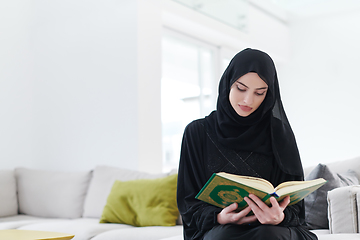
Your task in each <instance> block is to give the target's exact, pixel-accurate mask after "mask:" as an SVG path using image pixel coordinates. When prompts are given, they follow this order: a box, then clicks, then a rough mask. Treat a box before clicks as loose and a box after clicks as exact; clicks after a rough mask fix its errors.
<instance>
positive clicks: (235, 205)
mask: <svg viewBox="0 0 360 240" xmlns="http://www.w3.org/2000/svg"><path fill="white" fill-rule="evenodd" d="M236 209H237V203H233V204H231V205H229V206H227V207H226V208H224V209H223V211H224V213H229V212H233V211H235V210H236Z"/></svg>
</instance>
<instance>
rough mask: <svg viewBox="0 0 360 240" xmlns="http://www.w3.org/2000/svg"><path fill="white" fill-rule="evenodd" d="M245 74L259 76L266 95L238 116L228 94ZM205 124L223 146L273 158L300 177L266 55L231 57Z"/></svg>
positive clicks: (246, 53) (294, 146)
mask: <svg viewBox="0 0 360 240" xmlns="http://www.w3.org/2000/svg"><path fill="white" fill-rule="evenodd" d="M249 72H256V73H257V74H258V75H259V77H260V78H261V79H262V80H263V81H264V82H265V83H266V84H267V85H268V92H267V94H266V97H265V99H264V101H263V102H262V103H261V105H260V106H259V108H258V109H257V110H255V111H254V112H253V113H252V114H250V115H249V116H247V117H242V116H240V115H238V114H237V113H236V111H235V110H234V109H233V107H232V106H231V103H230V101H229V93H230V88H231V86H232V84H233V83H234V82H235V81H236V80H238V79H239V78H240V77H241V76H243V75H245V74H247V73H249ZM206 121H207V123H208V126H210V129H211V131H214V132H215V135H216V136H217V138H218V140H219V142H220V143H221V144H223V145H224V146H227V147H230V148H233V149H235V150H237V151H250V152H258V153H262V154H266V155H273V156H274V157H275V159H276V161H277V163H278V164H279V166H280V168H281V169H282V170H283V171H284V172H285V173H288V174H292V175H297V176H303V170H302V166H301V161H300V156H299V151H298V148H297V144H296V140H295V137H294V134H293V132H292V130H291V127H290V124H289V121H288V119H287V117H286V114H285V111H284V108H283V105H282V102H281V98H280V91H279V84H278V79H277V74H276V69H275V65H274V62H273V61H272V59H271V58H270V56H269V55H268V54H266V53H264V52H262V51H259V50H255V49H250V48H247V49H245V50H243V51H241V52H239V53H238V54H236V55H235V56H234V58H233V59H232V60H231V62H230V64H229V66H228V67H227V69H226V70H225V72H224V74H223V75H222V77H221V79H220V83H219V96H218V100H217V111H214V112H212V113H211V114H210V115H209V116H208V117H206Z"/></svg>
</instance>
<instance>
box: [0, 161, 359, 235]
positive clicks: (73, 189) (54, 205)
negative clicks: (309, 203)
mask: <svg viewBox="0 0 360 240" xmlns="http://www.w3.org/2000/svg"><path fill="white" fill-rule="evenodd" d="M328 166H329V168H330V169H332V170H334V171H336V172H339V173H343V172H346V171H347V170H348V169H353V170H355V171H356V172H357V174H358V175H360V158H356V159H350V160H346V161H341V162H336V163H331V164H328ZM312 169H313V167H311V168H306V169H305V174H308V173H309V172H310V171H311V170H312ZM173 173H174V172H170V173H166V174H148V173H143V172H137V171H131V170H126V169H119V168H115V167H108V166H98V167H96V168H95V169H94V170H93V171H84V172H55V171H42V170H32V169H25V168H17V169H14V170H0V230H4V229H24V230H40V231H54V232H64V233H70V234H74V235H75V238H74V239H75V240H88V239H92V240H122V239H124V240H136V239H147V240H152V239H154V240H155V239H162V240H165V239H166V240H181V239H183V237H182V226H181V225H180V224H177V225H175V226H168V227H165V226H149V227H134V226H130V225H126V224H113V223H99V219H100V217H101V214H102V211H103V208H104V206H105V204H106V200H107V196H108V194H109V193H110V191H111V187H112V185H113V183H114V181H115V180H116V179H118V180H121V181H127V180H134V179H143V178H145V179H154V178H159V177H165V176H168V175H171V174H173ZM339 191H341V192H339ZM329 195H330V194H329ZM331 196H334V197H335V198H336V199H335V200H337V202H342V201H344V202H347V203H348V204H347V205H346V204H345V205H346V206H345V207H344V208H346V209H345V210H346V211H345V213H346V216H345V217H343V215H341V214H342V212H340V213H339V211H337V209H336V207H337V206H339V204H337V202H336V201H335V202H334V203H333V202H331V203H332V205H334V206H333V208H334V209H330V210H331V211H332V212H333V214H332V215H331V216H332V217H333V218H334V219H332V220H331V224H332V228H331V229H330V230H314V232H315V233H316V234H317V235H318V238H319V239H320V240H332V239H347V240H351V239H360V234H359V233H358V232H359V229H360V226H359V222H360V221H359V220H360V219H359V218H360V215H358V210H359V209H360V187H347V188H345V187H344V188H341V189H336V190H333V191H332V195H331ZM330 200H331V199H330ZM330 210H329V211H330ZM338 216H341V219H336V218H337V217H338ZM342 226H346V227H342ZM331 231H332V233H330V232H331Z"/></svg>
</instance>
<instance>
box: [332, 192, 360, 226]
mask: <svg viewBox="0 0 360 240" xmlns="http://www.w3.org/2000/svg"><path fill="white" fill-rule="evenodd" d="M358 193H360V186H358V185H357V186H347V187H341V188H336V189H333V190H331V191H329V192H328V196H327V200H328V206H329V207H328V218H329V228H330V233H358V209H357V201H356V199H357V194H358Z"/></svg>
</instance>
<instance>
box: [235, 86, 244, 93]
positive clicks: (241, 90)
mask: <svg viewBox="0 0 360 240" xmlns="http://www.w3.org/2000/svg"><path fill="white" fill-rule="evenodd" d="M237 89H238V90H239V91H240V92H245V91H246V89H242V88H240V87H239V86H238V87H237Z"/></svg>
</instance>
